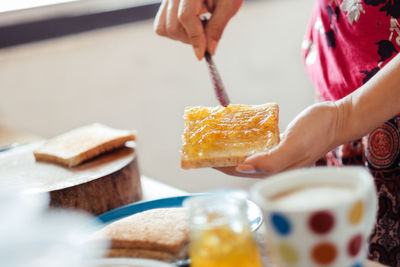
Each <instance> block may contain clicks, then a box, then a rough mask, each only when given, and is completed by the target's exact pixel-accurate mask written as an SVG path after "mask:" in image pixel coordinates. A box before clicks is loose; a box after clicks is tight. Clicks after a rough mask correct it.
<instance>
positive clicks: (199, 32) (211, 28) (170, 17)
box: [154, 0, 243, 60]
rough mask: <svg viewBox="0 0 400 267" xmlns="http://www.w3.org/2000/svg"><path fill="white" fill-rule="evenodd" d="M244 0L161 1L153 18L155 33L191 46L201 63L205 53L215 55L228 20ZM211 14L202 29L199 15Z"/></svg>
mask: <svg viewBox="0 0 400 267" xmlns="http://www.w3.org/2000/svg"><path fill="white" fill-rule="evenodd" d="M242 3H243V0H163V1H162V3H161V6H160V9H159V10H158V13H157V15H156V19H155V22H154V29H155V31H156V32H157V34H159V35H161V36H165V37H168V38H171V39H174V40H179V41H181V42H184V43H187V44H191V45H192V46H193V49H194V51H195V53H196V56H197V58H198V59H199V60H201V59H202V58H203V56H204V53H205V51H206V50H207V51H208V52H209V53H210V54H211V55H214V53H215V49H216V47H217V44H218V42H219V40H220V38H221V36H222V33H223V31H224V29H225V27H226V25H227V24H228V21H229V20H230V19H231V18H232V17H233V16H234V15H235V14H236V12H237V11H238V10H239V8H240V6H241V5H242ZM207 12H211V13H212V16H211V18H210V20H209V21H208V23H207V26H206V27H205V28H204V27H203V24H202V22H201V20H200V18H199V16H200V15H201V14H203V13H207Z"/></svg>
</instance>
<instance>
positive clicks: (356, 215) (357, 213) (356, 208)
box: [349, 200, 364, 225]
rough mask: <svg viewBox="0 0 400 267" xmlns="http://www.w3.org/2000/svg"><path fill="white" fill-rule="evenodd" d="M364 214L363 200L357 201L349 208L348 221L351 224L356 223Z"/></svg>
mask: <svg viewBox="0 0 400 267" xmlns="http://www.w3.org/2000/svg"><path fill="white" fill-rule="evenodd" d="M363 215H364V202H362V201H361V200H360V201H357V202H356V203H355V204H354V205H353V206H352V207H351V209H350V212H349V222H350V223H351V224H353V225H356V224H358V223H359V222H360V221H361V219H362V217H363Z"/></svg>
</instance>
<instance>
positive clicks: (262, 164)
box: [237, 145, 298, 174]
mask: <svg viewBox="0 0 400 267" xmlns="http://www.w3.org/2000/svg"><path fill="white" fill-rule="evenodd" d="M297 160H298V159H297V156H296V154H295V151H294V150H293V149H290V147H289V146H285V145H278V146H277V147H275V148H273V149H272V150H270V151H268V152H262V153H257V154H255V155H253V156H250V157H248V158H247V159H246V160H245V161H244V162H243V163H242V164H241V165H239V166H238V167H237V171H239V172H240V171H241V170H244V171H247V172H248V171H249V170H250V169H251V168H252V169H253V170H254V171H257V172H264V173H268V174H273V173H278V172H281V171H284V170H286V169H288V168H290V166H292V165H294V164H295V163H296V162H297Z"/></svg>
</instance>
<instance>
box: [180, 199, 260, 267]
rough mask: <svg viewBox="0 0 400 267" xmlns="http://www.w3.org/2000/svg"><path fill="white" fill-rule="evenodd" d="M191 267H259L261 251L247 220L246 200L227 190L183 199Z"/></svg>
mask: <svg viewBox="0 0 400 267" xmlns="http://www.w3.org/2000/svg"><path fill="white" fill-rule="evenodd" d="M184 206H185V207H187V208H188V210H189V221H190V243H189V256H190V258H191V264H190V266H191V267H217V266H218V267H224V266H227V267H228V266H229V267H231V266H236V267H258V266H260V267H261V266H262V263H261V256H260V251H259V248H258V245H257V242H256V240H255V238H254V235H253V233H252V232H251V230H250V225H249V221H248V219H247V204H246V199H244V198H242V197H238V196H237V195H235V194H230V193H218V194H205V195H201V196H196V197H192V198H189V199H187V200H185V202H184Z"/></svg>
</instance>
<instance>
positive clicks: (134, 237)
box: [96, 208, 189, 262]
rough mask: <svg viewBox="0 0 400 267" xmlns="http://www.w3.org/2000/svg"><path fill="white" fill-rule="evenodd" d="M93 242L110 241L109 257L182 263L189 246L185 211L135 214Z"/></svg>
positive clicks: (102, 232)
mask: <svg viewBox="0 0 400 267" xmlns="http://www.w3.org/2000/svg"><path fill="white" fill-rule="evenodd" d="M96 238H107V239H109V240H111V248H110V250H109V253H108V256H109V257H135V258H151V259H156V260H162V261H167V262H173V261H176V260H180V259H184V258H185V257H186V256H187V244H188V242H189V229H188V217H187V210H186V209H185V208H160V209H152V210H148V211H144V212H141V213H137V214H134V215H131V216H129V217H126V218H123V219H121V220H118V221H116V222H113V223H111V224H109V225H107V226H105V227H104V228H103V229H101V230H100V231H99V232H98V233H96Z"/></svg>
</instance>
